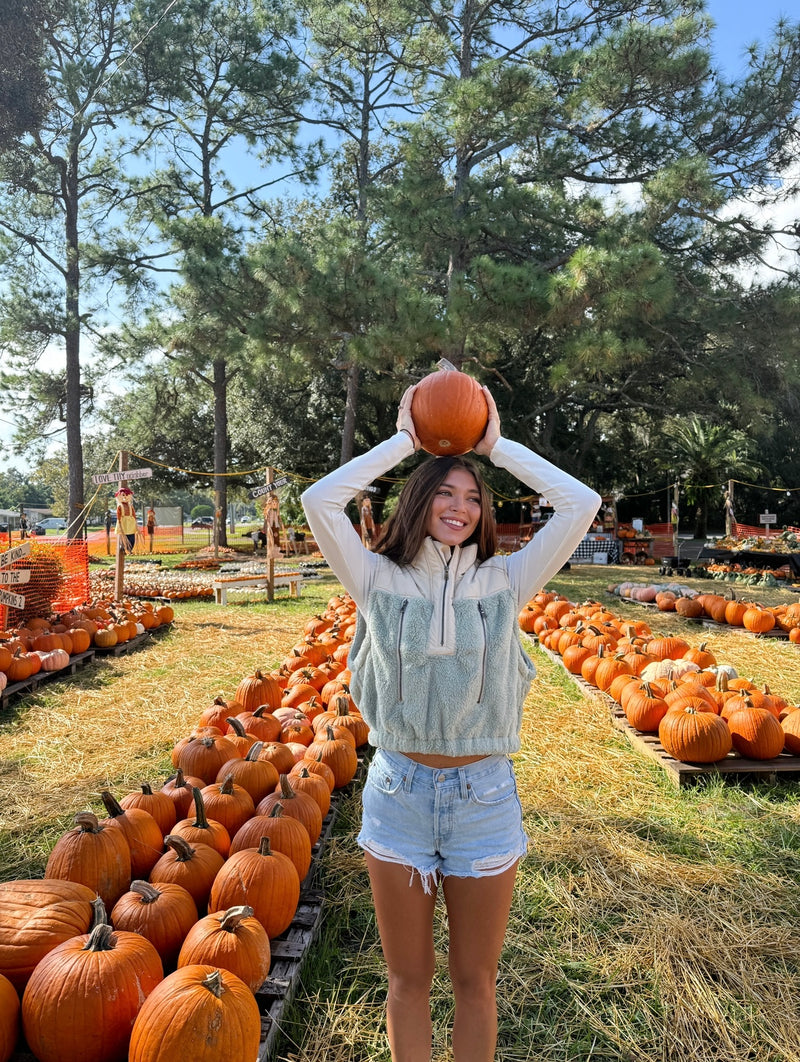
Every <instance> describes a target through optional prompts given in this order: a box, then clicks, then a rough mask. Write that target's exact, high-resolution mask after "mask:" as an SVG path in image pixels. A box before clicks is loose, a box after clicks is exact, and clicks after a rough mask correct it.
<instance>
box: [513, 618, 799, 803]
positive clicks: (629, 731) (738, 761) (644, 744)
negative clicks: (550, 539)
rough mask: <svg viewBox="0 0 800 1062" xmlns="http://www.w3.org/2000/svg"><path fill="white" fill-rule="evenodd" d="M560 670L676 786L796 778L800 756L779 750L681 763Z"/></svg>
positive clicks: (578, 680)
mask: <svg viewBox="0 0 800 1062" xmlns="http://www.w3.org/2000/svg"><path fill="white" fill-rule="evenodd" d="M526 640H527V641H528V642H529V644H533V645H536V647H537V649H538V650H539V652H541V653H544V654H545V656H548V657H549V658H550V659H551V660H552V661H553V662H554V663H556V664H559V665H560V666H561V667H562V668H564V665H563V663H562V661H561V657H560V656H559V655H558V653H553V652H551V651H550V650H549V649H545V648H544V647H543V646H542V645H540V644H539V643H538V642H534V641H533V639H530V638H528V639H526ZM564 671H565V673H566V674H567V675H569V676H570V678H571V679H572V680H573V681H574V683H575V685H576V686H577V687H578V688H579V689H580V690H581V691H582V692H583V693H585V694H587V695H588V696H595V697H600V698H602V699H603V700H604V701H605V702H606V704H607V705H608V708H609V712H610V714H611V721H612V723H613V725H614V727H615V728H616V729H617V730H619V731H620V732H621V733H623V734H624V735H625V737H626V738H627V739H628V741H629V742H630V744H631V746H632V747H633V748H634V749H636V751H637V752H640V753H641V754H642V755H643V756H647V757H648V759H651V760H653V761H654V762H655V763H657V764H658V765H659V766H660V767H662V768H663V769H664V771H665V772H666V774H667V777H668V778H669V780H670V781H671V782H673V783H674V784H675V785H676V786H678V787H682V786H686V785H695V784H696V783H697V782H698V781H699V780H701V779H708V778H713V777H720V778H723V779H724V780H725V781H731V782H744V781H764V782H775V781H778V779H780V780H781V781H794V780H796V779H800V756H792V755H790V754H789V753H788V752H782V753H781V755H780V756H777V757H776V758H775V759H774V760H751V759H748V758H747V757H746V756H740V755H739V753H738V752H729V753H728V755H727V756H726V758H725V759H724V760H719V761H718V762H717V763H683V762H681V761H680V760H676V759H674V757H672V756H670V755H669V753H668V752H666V751H665V750H664V746H663V745H662V744H661V742H660V741H659V740H658V734H642V733H641V732H640V731H639V730H636V729H635V727H632V726H631V724H630V723H629V722H628V720H627V719H626V718H625V713H624V712H623V710H622V709H621V708H620V706H619V705H618V704H617V703H616V701H614V700H613V699H612V698H611V697H609V696H608V694H607V693H603V691H602V690H599V689H598V688H597V687H596V686H593V685H592V684H591V683H590V682H587V681H586V680H585V679H584V678H582V677H581V676H580V675H573V674H572V672H570V671H567V669H566V668H564Z"/></svg>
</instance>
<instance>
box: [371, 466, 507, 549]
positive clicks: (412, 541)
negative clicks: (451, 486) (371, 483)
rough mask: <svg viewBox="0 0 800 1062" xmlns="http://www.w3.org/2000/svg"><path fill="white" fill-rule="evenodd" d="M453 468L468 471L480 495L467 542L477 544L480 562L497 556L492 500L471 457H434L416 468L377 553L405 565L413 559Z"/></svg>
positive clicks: (423, 539) (390, 519) (399, 499)
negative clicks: (478, 505) (474, 522)
mask: <svg viewBox="0 0 800 1062" xmlns="http://www.w3.org/2000/svg"><path fill="white" fill-rule="evenodd" d="M454 468H462V469H464V471H466V472H469V473H470V475H471V476H473V477H474V478H475V483H476V484H477V487H478V493H479V494H480V503H481V515H480V519H479V520H478V524H477V527H476V528H475V530H474V531H473V533H472V534H471V535H470V537H469V538H468V539H467V541H466V542H464V545H465V546H466V545H469V544H470V543H472V542H474V543H475V544H476V545H477V547H478V560H479V561H480V562H482V561H485V560H487V558H489V557H492V556H494V554H495V553H496V552H497V528H496V526H495V522H494V519H493V518H492V499H491V496H490V494H489V491H488V490H487V488H486V484H485V483H484V481H483V477H482V476H481V473H480V471H479V469H478V466H477V465H476V464H475V462H474V461H471V460H470V459H469V458H468V457H432V458H430V460H428V461H424V462H423V463H422V464H421V465H418V466H417V467H416V468H415V469H414V471H413V472H412V473H411V475H410V476H409V477H408V479H407V480H406V482H405V485H404V487H403V489H402V490H401V491H400V497H399V498H398V500H397V507H396V508H395V510H394V512H393V513H392V515H391V516H390V517H389V519H388V520H387V521H386V523H385V524H384V527H383V531H382V533H381V537H380V540H379V541H378V543H377V545H376V546H375V547H374V550H375V553H382V554H383V555H384V556H386V557H388V558H389V559H390V560H393V561H394V562H395V564H400V565H403V566H405V565H407V564H410V563H411V562H412V561H413V560H414V558H415V557H416V555H417V554H418V553H419V551H420V549H421V548H422V543H423V542H424V541H425V538H426V537H427V534H428V517H429V515H430V511H431V505H432V503H433V499H434V497H435V495H436V492H437V490H438V489H439V487H440V486H441V485H442V483H444V481H445V480H446V479H447V477H448V475H449V474H450V472H451V470H452V469H454Z"/></svg>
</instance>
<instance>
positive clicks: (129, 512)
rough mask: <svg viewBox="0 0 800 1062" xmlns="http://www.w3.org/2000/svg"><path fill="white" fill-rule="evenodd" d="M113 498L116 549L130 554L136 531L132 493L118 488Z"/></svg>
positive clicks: (124, 488)
mask: <svg viewBox="0 0 800 1062" xmlns="http://www.w3.org/2000/svg"><path fill="white" fill-rule="evenodd" d="M114 497H115V498H116V499H117V527H116V533H117V549H118V550H123V551H124V552H125V553H132V552H133V547H134V546H135V545H136V531H137V526H136V509H135V508H134V504H133V491H132V490H131V489H130V488H129V487H120V488H119V490H118V491H117V493H116V494H115V495H114Z"/></svg>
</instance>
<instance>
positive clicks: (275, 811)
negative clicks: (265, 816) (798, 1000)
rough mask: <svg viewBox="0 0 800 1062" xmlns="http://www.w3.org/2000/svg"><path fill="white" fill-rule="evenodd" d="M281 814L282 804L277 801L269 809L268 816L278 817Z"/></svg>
mask: <svg viewBox="0 0 800 1062" xmlns="http://www.w3.org/2000/svg"><path fill="white" fill-rule="evenodd" d="M282 815H283V804H281V803H280V801H278V802H277V803H275V804H273V805H272V807H271V808H270V809H269V818H271V819H279V818H280V817H281V816H282Z"/></svg>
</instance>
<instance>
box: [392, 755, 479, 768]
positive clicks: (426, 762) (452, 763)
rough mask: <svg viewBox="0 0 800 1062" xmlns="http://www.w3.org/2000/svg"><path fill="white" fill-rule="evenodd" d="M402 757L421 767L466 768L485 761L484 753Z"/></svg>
mask: <svg viewBox="0 0 800 1062" xmlns="http://www.w3.org/2000/svg"><path fill="white" fill-rule="evenodd" d="M403 755H404V756H408V758H409V759H410V760H414V762H415V763H421V764H422V766H423V767H466V766H467V764H468V763H477V762H478V760H485V759H486V755H485V753H482V754H481V755H479V756H438V755H437V754H436V753H435V752H404V753H403Z"/></svg>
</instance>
